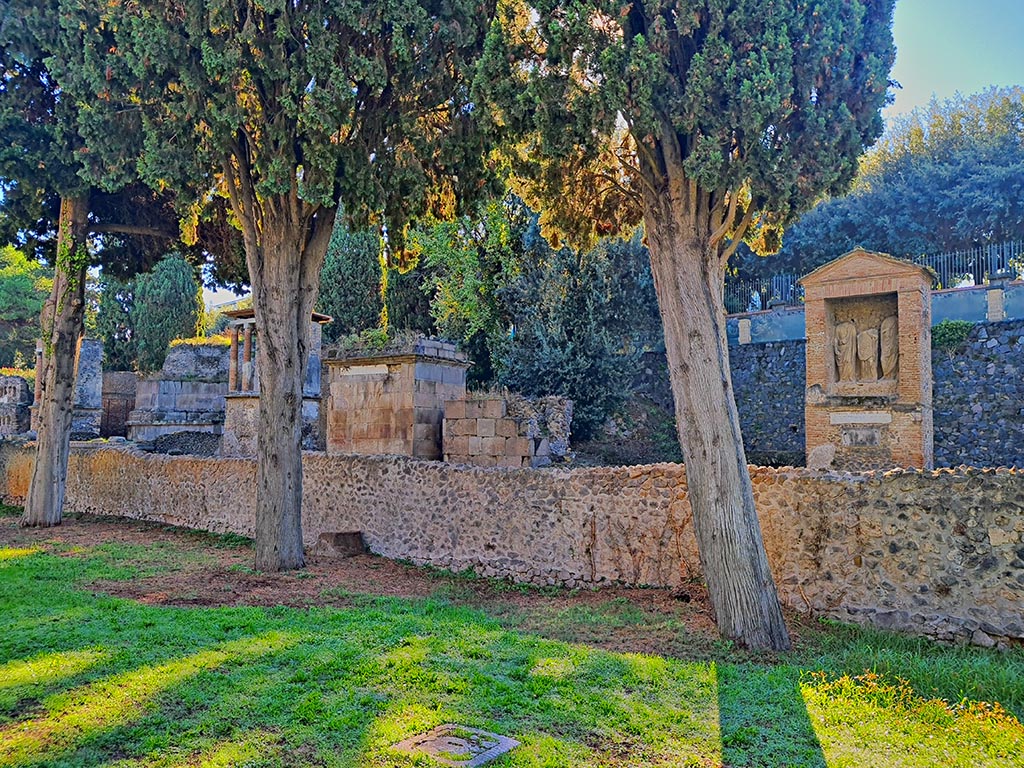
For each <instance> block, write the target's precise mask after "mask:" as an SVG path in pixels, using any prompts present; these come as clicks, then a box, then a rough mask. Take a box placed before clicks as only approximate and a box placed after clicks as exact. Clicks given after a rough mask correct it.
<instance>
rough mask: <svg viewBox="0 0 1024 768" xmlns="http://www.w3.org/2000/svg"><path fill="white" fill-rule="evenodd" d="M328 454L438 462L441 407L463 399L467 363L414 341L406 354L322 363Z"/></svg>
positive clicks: (447, 347)
mask: <svg viewBox="0 0 1024 768" xmlns="http://www.w3.org/2000/svg"><path fill="white" fill-rule="evenodd" d="M325 364H326V374H325V378H326V382H327V386H326V388H327V396H328V401H327V417H326V422H327V424H326V431H327V452H328V453H332V454H337V453H355V454H370V455H372V454H393V455H399V456H412V457H415V458H419V459H432V460H436V459H440V458H441V422H442V418H443V416H444V403H445V402H447V401H449V400H456V399H461V398H464V397H465V395H466V369H467V368H468V367H469V361H468V360H467V358H466V356H465V355H464V354H462V353H460V352H458V351H457V349H456V348H455V345H453V344H448V343H446V342H442V341H438V340H436V339H419V340H417V341H416V342H415V343H413V344H412V345H411V347H410V348H409V349H407V350H405V351H402V352H399V353H395V354H371V355H362V356H358V357H333V358H330V359H327V360H326V361H325Z"/></svg>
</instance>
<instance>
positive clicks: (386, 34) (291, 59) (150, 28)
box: [61, 0, 490, 570]
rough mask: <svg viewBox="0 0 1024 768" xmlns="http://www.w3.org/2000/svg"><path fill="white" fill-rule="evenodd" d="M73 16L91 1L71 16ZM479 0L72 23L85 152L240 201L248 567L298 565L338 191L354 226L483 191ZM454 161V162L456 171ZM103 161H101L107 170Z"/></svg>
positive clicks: (134, 14) (308, 5)
mask: <svg viewBox="0 0 1024 768" xmlns="http://www.w3.org/2000/svg"><path fill="white" fill-rule="evenodd" d="M78 15H79V16H81V14H78ZM489 15H490V8H489V4H488V3H487V2H483V3H479V2H468V0H456V1H454V2H452V1H450V0H445V2H428V3H413V2H407V0H398V1H397V2H391V3H351V2H342V0H313V1H311V2H304V1H300V2H278V1H275V2H254V1H252V0H243V2H226V1H225V0H184V1H183V2H179V3H173V4H167V3H163V2H155V0H147V1H144V2H136V3H131V4H110V5H109V6H104V7H103V8H102V10H101V12H100V13H99V15H98V17H97V18H95V19H89V18H85V19H80V18H76V19H75V22H76V23H71V24H66V25H65V26H64V31H65V37H66V39H67V42H66V44H65V45H64V51H65V53H66V55H65V56H64V57H63V58H62V59H61V61H62V63H63V69H62V77H63V80H62V82H64V84H65V85H66V87H67V88H68V89H69V91H70V92H71V93H73V94H74V95H75V98H76V99H77V100H78V101H79V102H80V103H87V104H89V107H90V108H89V110H88V111H86V112H83V114H82V115H81V116H80V123H81V132H82V135H83V136H84V138H85V141H86V143H87V145H88V148H89V150H90V156H91V157H92V158H95V159H96V160H98V161H100V162H101V163H103V164H104V165H105V167H106V168H108V169H116V168H118V167H119V164H120V159H121V158H122V157H125V156H126V157H130V158H134V157H136V156H138V155H139V153H138V152H137V151H136V148H133V147H126V146H125V145H124V142H122V141H121V140H120V139H119V138H118V131H117V127H118V126H119V125H122V124H127V126H128V127H127V130H126V133H127V134H128V135H134V134H135V130H136V128H137V129H138V130H139V131H140V132H141V135H142V136H143V141H142V143H143V145H144V148H145V152H144V153H142V157H143V159H142V160H141V161H140V163H139V166H138V167H139V169H140V171H141V172H142V174H143V175H144V176H145V177H146V178H147V179H148V180H149V182H150V183H151V184H153V185H154V186H162V187H166V188H170V189H173V190H175V191H176V192H177V193H178V194H179V196H180V197H179V200H180V201H181V202H182V203H185V202H186V201H188V202H190V203H192V204H193V205H191V206H190V210H198V209H199V208H201V207H202V205H203V204H204V203H206V202H207V201H208V200H210V199H211V196H214V197H216V196H219V195H222V196H223V198H221V199H227V200H228V201H229V203H230V208H231V212H232V216H233V219H234V221H235V222H236V223H237V225H238V227H239V229H240V230H241V236H242V240H243V242H244V246H245V255H246V262H247V265H248V272H249V278H250V281H251V285H252V290H253V297H254V307H255V311H256V324H257V328H258V333H259V341H258V343H257V363H258V368H259V375H260V392H261V397H260V415H259V423H258V429H259V432H260V441H259V447H258V454H259V455H258V458H257V493H256V498H257V500H256V564H257V566H258V567H259V568H261V569H267V570H278V569H283V568H295V567H300V566H301V565H302V564H303V553H302V533H301V522H300V508H301V500H302V460H301V452H300V450H299V446H300V438H301V421H300V418H299V411H300V407H301V403H302V381H303V374H304V372H305V361H306V357H307V354H308V338H307V334H308V326H309V322H310V314H311V312H312V309H313V306H314V305H315V302H316V294H317V285H318V278H319V274H320V268H321V266H322V265H323V261H324V256H325V253H326V250H327V245H328V242H329V240H330V236H331V231H332V228H333V225H334V220H335V215H336V211H337V207H338V203H339V201H340V202H341V207H342V210H343V211H344V212H345V215H346V218H348V219H350V222H349V223H351V224H352V225H354V226H358V225H365V224H367V223H370V222H371V221H372V222H375V223H377V224H378V225H384V224H386V228H387V234H388V241H389V243H390V245H391V248H392V249H393V250H395V251H398V250H399V249H400V248H401V240H402V237H403V233H404V229H405V226H406V223H407V222H408V221H409V219H410V218H411V217H413V216H415V215H416V214H417V213H419V212H421V211H422V210H424V209H425V208H428V207H433V208H434V209H435V211H444V210H446V209H449V208H450V207H451V204H452V202H453V201H457V200H461V199H463V198H464V197H466V196H468V195H470V194H472V193H475V192H476V190H477V189H478V188H479V185H478V184H477V181H476V179H477V176H476V174H474V173H473V171H472V168H473V166H475V165H479V161H480V159H481V156H482V145H481V143H480V140H479V139H478V138H477V137H475V135H474V132H473V128H472V126H473V123H474V121H475V111H476V110H475V108H474V107H473V105H472V102H471V101H470V98H469V82H470V80H471V78H472V74H473V69H472V63H471V60H472V58H473V57H474V56H475V55H476V53H477V52H478V51H479V49H480V48H481V47H482V43H483V38H484V34H485V31H486V29H485V25H486V23H487V20H488V18H489ZM454 169H457V170H458V172H457V173H455V172H453V171H454ZM108 175H109V172H108Z"/></svg>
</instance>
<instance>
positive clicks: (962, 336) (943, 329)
mask: <svg viewBox="0 0 1024 768" xmlns="http://www.w3.org/2000/svg"><path fill="white" fill-rule="evenodd" d="M973 328H974V323H972V322H971V321H969V320H943V321H942V322H941V323H938V324H937V325H933V326H932V349H939V350H942V351H943V352H946V353H948V354H953V353H954V352H956V351H958V350H959V349H960V348H961V347H962V346H963V344H964V342H965V341H967V337H968V336H970V334H971V330H972V329H973Z"/></svg>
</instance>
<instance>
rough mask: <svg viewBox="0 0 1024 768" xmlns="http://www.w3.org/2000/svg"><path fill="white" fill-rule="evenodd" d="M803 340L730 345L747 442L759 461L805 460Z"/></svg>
mask: <svg viewBox="0 0 1024 768" xmlns="http://www.w3.org/2000/svg"><path fill="white" fill-rule="evenodd" d="M804 346H805V344H804V341H803V339H799V340H796V341H775V342H768V343H767V344H744V345H742V346H740V345H737V346H731V347H730V348H729V363H730V368H731V369H732V385H733V391H734V392H735V394H736V407H737V408H738V410H739V413H740V427H741V428H742V430H743V442H744V445H745V447H746V450H747V460H748V461H750V462H752V463H754V464H769V465H773V466H785V465H792V466H799V465H802V464H803V462H804V367H805V361H804V354H805V353H804Z"/></svg>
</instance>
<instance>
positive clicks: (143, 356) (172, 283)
mask: <svg viewBox="0 0 1024 768" xmlns="http://www.w3.org/2000/svg"><path fill="white" fill-rule="evenodd" d="M202 313H203V295H202V288H201V286H200V285H199V283H198V282H197V281H196V277H195V271H194V270H193V269H192V267H191V266H190V265H189V264H188V262H186V261H185V260H184V259H183V258H182V257H181V256H179V255H177V254H171V255H169V256H167V257H165V258H164V259H162V260H161V261H160V262H159V263H158V264H157V265H156V266H155V267H154V268H153V271H152V272H147V273H145V274H142V275H139V277H138V278H137V279H136V287H135V302H134V306H133V308H132V321H133V323H132V324H133V331H134V339H135V341H136V343H137V347H136V349H137V355H138V357H137V365H138V369H139V370H140V371H142V372H149V371H156V370H159V369H160V366H162V365H163V363H164V357H166V356H167V347H168V345H169V344H170V343H171V340H172V339H176V338H187V337H190V336H195V335H196V334H197V331H198V323H199V319H200V318H201V317H202Z"/></svg>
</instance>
